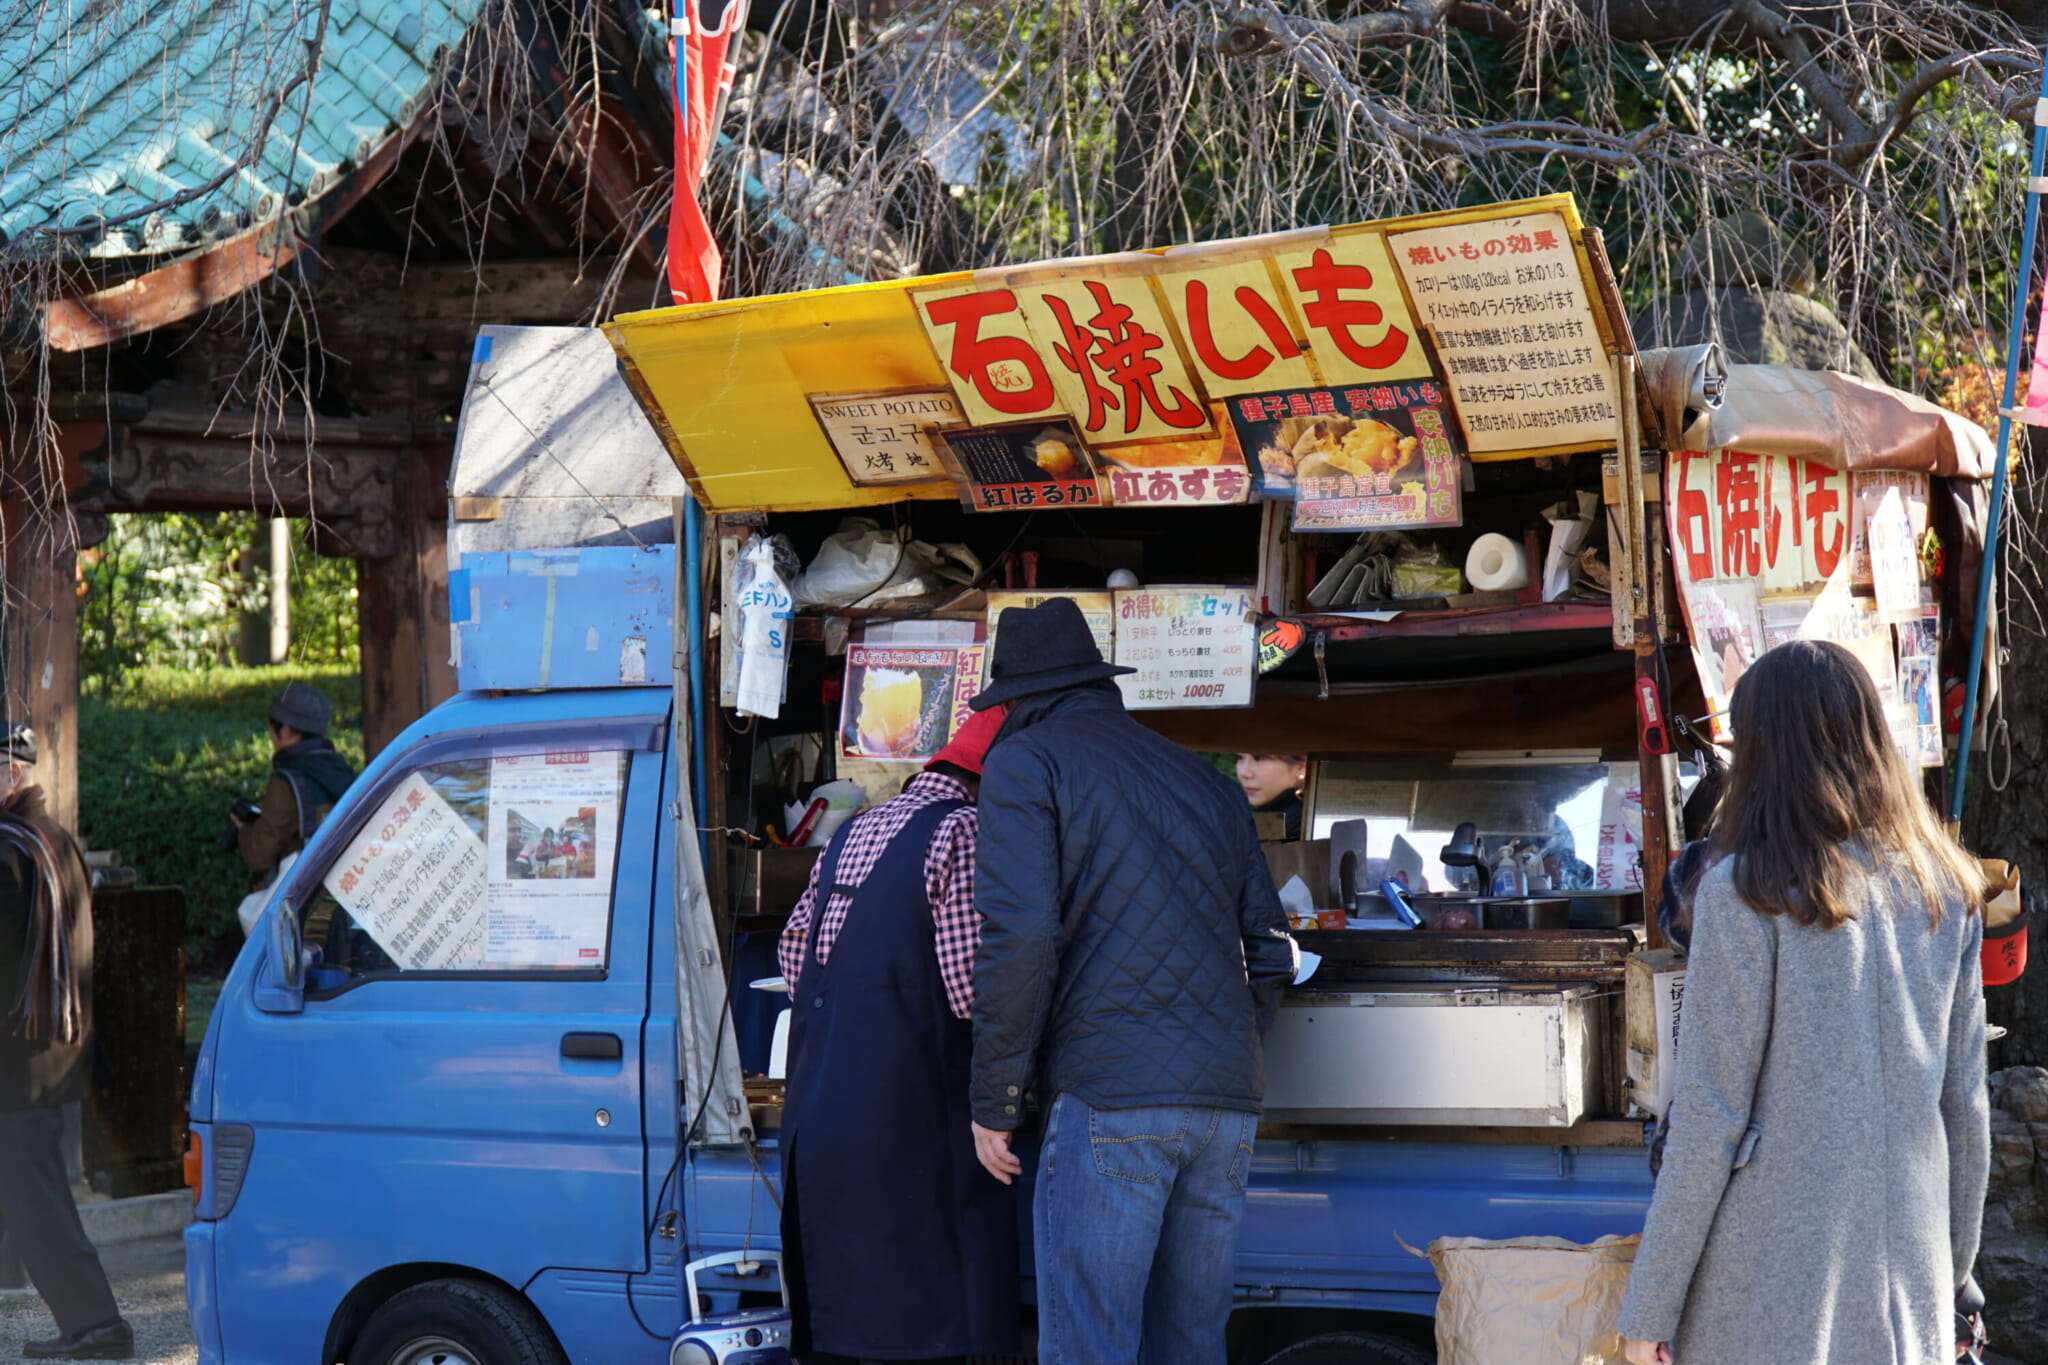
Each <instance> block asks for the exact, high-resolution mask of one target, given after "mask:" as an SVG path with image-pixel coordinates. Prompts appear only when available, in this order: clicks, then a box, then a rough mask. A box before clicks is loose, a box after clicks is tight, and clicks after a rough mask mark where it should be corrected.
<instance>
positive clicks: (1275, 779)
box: [1237, 754, 1308, 839]
mask: <svg viewBox="0 0 2048 1365" xmlns="http://www.w3.org/2000/svg"><path fill="white" fill-rule="evenodd" d="M1307 781H1308V755H1306V754H1239V755H1238V756H1237V785H1238V786H1240V787H1242V788H1244V795H1245V799H1246V800H1247V801H1249V802H1251V803H1252V810H1253V811H1255V812H1257V813H1259V814H1261V815H1265V814H1275V815H1283V816H1285V817H1286V819H1287V837H1288V838H1290V839H1299V838H1300V837H1301V788H1302V784H1303V783H1305V782H1307Z"/></svg>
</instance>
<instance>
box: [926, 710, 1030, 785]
mask: <svg viewBox="0 0 2048 1365" xmlns="http://www.w3.org/2000/svg"><path fill="white" fill-rule="evenodd" d="M1009 711H1010V708H1009V707H1007V706H991V707H989V708H988V710H986V711H976V712H974V713H973V714H972V715H970V716H969V717H968V718H967V719H966V721H965V722H963V723H962V724H961V726H960V728H959V729H957V730H955V731H954V732H953V738H952V739H951V740H950V741H948V742H947V744H946V747H945V748H943V749H941V750H939V751H938V753H936V754H934V755H933V756H932V763H951V764H952V765H953V766H954V767H956V768H965V769H966V770H967V771H968V772H971V773H973V774H974V775H975V776H976V777H980V776H981V762H982V760H983V759H984V758H986V757H988V746H989V745H991V744H993V743H995V742H996V731H998V730H1000V729H1002V728H1003V717H1004V716H1006V715H1008V714H1009ZM925 766H926V767H927V768H929V767H930V766H931V763H927V764H925Z"/></svg>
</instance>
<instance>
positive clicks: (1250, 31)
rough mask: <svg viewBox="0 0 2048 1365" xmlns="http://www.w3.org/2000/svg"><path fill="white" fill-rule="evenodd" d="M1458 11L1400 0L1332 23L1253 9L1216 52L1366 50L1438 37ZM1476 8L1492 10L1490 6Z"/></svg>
mask: <svg viewBox="0 0 2048 1365" xmlns="http://www.w3.org/2000/svg"><path fill="white" fill-rule="evenodd" d="M1459 7H1460V0H1400V3H1399V4H1397V5H1396V6H1395V7H1394V8H1392V9H1390V10H1382V11H1380V12H1378V13H1376V14H1358V15H1353V16H1352V17H1351V18H1349V19H1336V20H1331V19H1301V18H1289V17H1287V16H1286V15H1283V14H1280V13H1279V12H1277V11H1275V10H1270V9H1265V8H1263V7H1258V6H1252V7H1248V8H1246V9H1245V10H1243V11H1241V12H1240V13H1239V14H1238V15H1236V16H1234V18H1233V19H1232V24H1231V27H1230V28H1228V29H1226V30H1225V31H1224V33H1223V36H1222V37H1220V38H1218V39H1217V40H1216V50H1217V51H1218V52H1220V53H1222V54H1223V55H1224V56H1226V57H1266V56H1271V55H1272V54H1274V53H1276V52H1279V51H1280V50H1281V49H1282V48H1284V47H1285V46H1286V45H1287V38H1288V37H1294V38H1300V37H1306V36H1310V35H1313V36H1316V37H1320V38H1326V39H1328V40H1330V41H1331V42H1335V43H1348V44H1352V45H1356V46H1361V47H1363V46H1370V45H1372V44H1375V43H1406V42H1413V41H1414V40H1416V39H1418V38H1428V37H1431V36H1433V35H1434V34H1436V33H1437V31H1438V30H1440V29H1441V28H1442V27H1443V25H1444V19H1445V17H1446V16H1447V15H1449V14H1450V12H1451V11H1452V10H1454V9H1457V8H1459ZM1473 8H1475V9H1476V8H1484V9H1489V10H1491V9H1493V7H1492V6H1491V5H1486V6H1483V7H1481V6H1474V7H1473ZM1493 12H1494V13H1495V14H1500V13H1501V11H1499V10H1494V11H1493ZM1502 17H1506V16H1505V15H1503V16H1502ZM1283 35H1285V36H1283Z"/></svg>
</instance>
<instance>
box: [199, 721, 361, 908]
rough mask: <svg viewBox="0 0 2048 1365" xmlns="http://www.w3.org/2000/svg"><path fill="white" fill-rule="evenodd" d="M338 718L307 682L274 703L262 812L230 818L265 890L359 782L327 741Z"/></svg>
mask: <svg viewBox="0 0 2048 1365" xmlns="http://www.w3.org/2000/svg"><path fill="white" fill-rule="evenodd" d="M333 715H334V708H333V707H331V706H330V705H328V702H327V698H326V697H324V696H322V695H321V693H320V690H319V689H318V688H316V687H310V686H308V685H307V684H305V683H289V684H287V685H286V686H285V689H284V690H283V691H282V692H280V693H278V694H277V698H276V700H274V701H272V702H271V703H270V715H269V722H270V748H271V760H270V782H269V785H267V786H265V787H264V789H263V799H262V800H261V801H260V802H258V803H257V804H258V805H259V806H260V807H261V809H262V812H263V813H262V814H261V815H259V816H258V817H256V818H255V819H253V820H245V819H243V818H242V817H241V816H240V815H234V814H231V815H230V816H229V818H230V819H232V820H233V821H234V822H235V831H236V843H237V845H238V846H239V847H240V850H241V854H242V861H243V862H245V863H247V864H248V865H249V867H250V869H251V870H252V871H254V872H257V873H259V874H261V878H262V884H263V885H265V886H268V885H269V884H270V880H271V874H272V873H273V872H274V871H275V870H276V868H277V865H278V864H279V863H281V862H283V861H284V859H285V856H286V855H287V854H291V853H296V852H298V851H299V850H300V849H302V848H304V847H305V846H306V841H307V840H308V839H310V838H312V837H313V831H315V830H317V829H319V828H320V822H321V821H322V820H324V819H326V818H327V812H328V811H330V810H332V809H333V808H334V803H335V802H336V801H339V800H340V799H341V794H342V793H343V792H345V791H347V790H348V784H349V783H351V782H353V781H355V780H356V774H355V769H353V768H351V767H349V765H348V760H347V759H345V758H343V757H342V756H341V755H340V753H338V752H336V750H335V747H334V745H333V744H332V743H330V742H329V741H328V739H327V726H328V723H329V722H330V721H331V720H332V719H333Z"/></svg>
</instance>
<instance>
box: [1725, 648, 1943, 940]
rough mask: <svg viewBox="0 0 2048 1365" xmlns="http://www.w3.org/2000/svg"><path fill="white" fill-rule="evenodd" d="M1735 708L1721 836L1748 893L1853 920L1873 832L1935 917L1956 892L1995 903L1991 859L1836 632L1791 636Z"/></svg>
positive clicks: (1739, 691)
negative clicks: (1928, 790)
mask: <svg viewBox="0 0 2048 1365" xmlns="http://www.w3.org/2000/svg"><path fill="white" fill-rule="evenodd" d="M1728 719H1729V725H1730V727H1731V728H1732V729H1733V730H1734V732H1735V761H1734V762H1733V763H1732V764H1730V765H1729V772H1728V786H1727V789H1726V790H1725V791H1724V792H1723V793H1722V796H1721V806H1720V809H1719V810H1718V811H1717V812H1716V813H1715V818H1714V833H1713V841H1714V842H1713V847H1714V851H1715V853H1716V854H1718V855H1722V856H1725V855H1729V854H1734V855H1736V861H1735V890H1736V891H1737V893H1738V894H1740V895H1741V897H1742V899H1743V900H1745V901H1747V902H1748V903H1749V904H1750V905H1751V906H1753V907H1755V908H1756V909H1757V910H1760V911H1762V912H1763V913H1765V914H1769V915H1785V916H1788V917H1789V918H1791V919H1793V920H1795V921H1796V922H1798V923H1800V924H1807V925H1815V924H1817V925H1819V926H1821V927H1822V928H1825V929H1833V928H1835V927H1837V926H1838V925H1840V924H1841V923H1843V921H1845V920H1848V919H1852V918H1854V912H1853V911H1852V910H1851V909H1850V907H1849V905H1848V903H1847V901H1846V899H1845V896H1846V893H1847V890H1848V887H1849V885H1850V883H1851V880H1852V878H1853V876H1854V875H1855V872H1856V868H1855V865H1854V854H1853V853H1852V851H1851V848H1850V845H1851V844H1852V843H1854V842H1855V841H1858V840H1861V841H1862V843H1863V844H1864V846H1865V847H1866V848H1868V849H1869V850H1870V851H1872V852H1874V853H1877V854H1879V855H1886V854H1889V855H1891V857H1892V858H1893V859H1894V860H1895V862H1896V866H1895V873H1894V875H1895V878H1896V880H1897V882H1898V884H1899V885H1900V887H1901V889H1902V891H1903V892H1904V893H1905V894H1906V895H1907V896H1909V897H1917V898H1918V899H1920V900H1921V901H1922V902H1924V904H1925V905H1926V908H1927V914H1928V917H1929V921H1930V924H1931V925H1939V924H1940V923H1941V916H1942V907H1943V905H1944V904H1945V903H1947V902H1948V901H1951V900H1960V901H1962V902H1963V904H1964V905H1965V906H1966V907H1967V909H1968V911H1969V912H1970V913H1975V912H1976V911H1978V910H1980V909H1982V908H1983V899H1984V898H1983V890H1982V884H1983V871H1982V869H1981V868H1980V867H1979V865H1978V864H1977V862H1976V861H1975V860H1974V859H1972V858H1971V857H1970V855H1969V854H1967V853H1965V852H1964V851H1963V849H1962V847H1961V846H1960V845H1959V844H1957V843H1956V841H1955V840H1954V839H1951V838H1950V837H1949V835H1948V832H1947V831H1946V830H1945V829H1943V828H1942V826H1941V823H1940V821H1939V820H1937V819H1936V818H1935V814H1934V809H1933V807H1931V806H1930V805H1928V803H1927V799H1926V797H1925V796H1923V795H1922V794H1921V791H1920V783H1919V782H1918V780H1917V779H1916V778H1915V776H1914V773H1913V770H1912V769H1910V768H1908V767H1907V766H1906V760H1905V758H1904V756H1902V755H1901V754H1900V753H1899V750H1898V746H1897V745H1895V744H1894V743H1893V742H1892V736H1891V730H1890V727H1888V726H1887V725H1886V723H1885V715H1884V707H1883V705H1882V704H1881V703H1880V702H1879V701H1878V696H1877V688H1876V686H1875V684H1873V683H1872V682H1871V680H1870V674H1869V672H1868V671H1866V670H1865V669H1864V667H1863V665H1862V664H1861V663H1860V662H1858V661H1857V658H1856V656H1855V655H1853V654H1851V653H1850V652H1849V651H1848V650H1846V649H1844V648H1842V647H1841V646H1840V645H1838V644H1833V643H1829V642H1826V641H1812V640H1795V641H1792V642H1790V643H1787V644H1782V645H1779V646H1778V647H1777V648H1776V649H1773V650H1771V651H1769V652H1768V653H1766V654H1765V655H1764V656H1763V657H1762V658H1761V659H1758V660H1757V661H1756V662H1755V663H1754V664H1752V665H1750V667H1749V669H1748V671H1746V672H1745V673H1744V674H1743V675H1742V678H1741V680H1740V681H1739V682H1737V683H1736V685H1735V697H1734V701H1733V704H1732V706H1731V708H1730V712H1729V718H1728Z"/></svg>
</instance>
